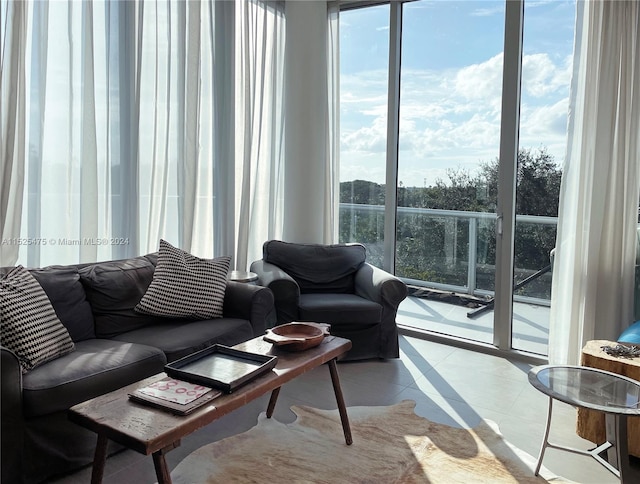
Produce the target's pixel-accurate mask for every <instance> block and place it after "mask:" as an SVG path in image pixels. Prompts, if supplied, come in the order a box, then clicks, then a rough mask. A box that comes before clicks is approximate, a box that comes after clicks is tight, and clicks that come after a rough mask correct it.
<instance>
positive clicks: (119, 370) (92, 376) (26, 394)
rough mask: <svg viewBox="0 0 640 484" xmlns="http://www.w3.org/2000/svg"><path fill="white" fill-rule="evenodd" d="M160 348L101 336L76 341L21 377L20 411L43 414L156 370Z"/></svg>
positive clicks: (163, 360) (161, 361)
mask: <svg viewBox="0 0 640 484" xmlns="http://www.w3.org/2000/svg"><path fill="white" fill-rule="evenodd" d="M166 361H167V360H166V358H165V356H164V353H162V351H161V350H159V349H157V348H154V347H152V346H147V345H135V344H132V343H123V342H120V341H111V340H105V339H90V340H85V341H80V342H78V343H76V347H75V351H73V352H72V353H69V354H67V355H64V356H61V357H60V358H57V359H55V360H53V361H50V362H48V363H45V364H44V365H42V366H41V367H39V368H37V369H35V370H34V371H32V372H30V373H27V374H26V375H24V377H23V381H22V388H23V402H24V412H25V415H26V416H28V417H32V416H37V415H46V414H48V413H52V412H55V411H58V410H65V409H67V408H70V407H71V406H73V405H75V404H77V403H80V402H83V401H85V400H88V399H89V398H93V397H96V396H98V395H102V394H104V393H107V392H110V391H113V390H115V389H117V388H120V387H123V386H125V385H128V384H130V383H134V382H136V381H138V380H141V379H143V378H146V377H148V376H151V375H155V374H156V373H160V372H161V371H163V369H164V365H165V364H166Z"/></svg>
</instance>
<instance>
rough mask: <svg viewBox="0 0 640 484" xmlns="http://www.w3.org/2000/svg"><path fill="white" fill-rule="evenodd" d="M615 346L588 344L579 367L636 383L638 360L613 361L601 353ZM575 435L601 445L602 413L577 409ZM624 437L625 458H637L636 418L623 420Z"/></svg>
mask: <svg viewBox="0 0 640 484" xmlns="http://www.w3.org/2000/svg"><path fill="white" fill-rule="evenodd" d="M617 344H618V343H616V342H615V341H607V340H593V341H588V342H587V344H586V345H585V346H584V348H582V357H581V364H582V365H583V366H589V367H591V368H599V369H601V370H605V371H610V372H611V373H617V374H619V375H622V376H626V377H629V378H633V379H634V380H638V381H640V357H637V358H616V357H615V356H610V355H608V354H607V353H605V352H604V350H602V346H615V345H617ZM576 433H577V434H578V435H579V436H580V437H582V438H583V439H587V440H589V441H591V442H593V443H594V444H597V445H599V444H602V443H603V442H605V441H606V432H605V422H604V413H602V412H596V411H595V410H588V409H586V408H579V409H578V420H577V425H576ZM627 433H628V443H629V454H630V455H633V456H635V457H640V418H629V419H628V420H627Z"/></svg>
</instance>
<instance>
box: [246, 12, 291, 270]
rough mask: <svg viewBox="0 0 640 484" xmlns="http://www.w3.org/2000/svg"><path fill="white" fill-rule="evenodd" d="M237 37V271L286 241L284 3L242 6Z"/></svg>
mask: <svg viewBox="0 0 640 484" xmlns="http://www.w3.org/2000/svg"><path fill="white" fill-rule="evenodd" d="M236 5H237V7H236V10H237V15H238V19H239V22H238V28H237V31H236V45H237V46H238V49H237V52H236V78H237V80H238V84H237V85H238V90H237V93H236V96H237V97H236V99H237V109H236V133H237V135H236V163H238V164H239V166H238V170H237V174H238V176H237V177H236V180H235V183H236V190H235V193H236V207H237V214H236V219H237V222H236V227H237V233H238V235H237V252H236V267H237V268H238V269H239V270H246V269H247V268H248V266H249V265H250V264H251V262H252V261H254V260H256V259H261V258H262V244H263V243H264V242H265V241H266V240H269V239H279V238H282V224H283V220H282V215H283V206H282V203H283V198H284V109H283V106H284V96H285V90H284V82H283V78H284V54H285V51H284V49H285V17H284V2H269V3H267V4H264V3H261V2H238V3H237V4H236Z"/></svg>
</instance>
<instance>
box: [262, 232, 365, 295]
mask: <svg viewBox="0 0 640 484" xmlns="http://www.w3.org/2000/svg"><path fill="white" fill-rule="evenodd" d="M262 251H263V259H264V260H265V262H269V263H271V264H275V265H276V266H278V267H280V268H281V269H282V270H284V271H285V272H286V273H287V274H289V275H290V276H291V277H293V278H294V279H295V281H296V282H297V283H298V285H299V286H300V292H301V293H302V294H304V293H310V292H324V293H353V292H354V274H355V272H356V271H357V270H358V269H359V268H360V267H362V265H363V264H364V262H365V258H366V249H365V247H364V245H362V244H334V245H323V244H294V243H291V242H282V241H280V240H269V241H267V242H265V243H264V246H263V248H262Z"/></svg>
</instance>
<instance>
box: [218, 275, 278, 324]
mask: <svg viewBox="0 0 640 484" xmlns="http://www.w3.org/2000/svg"><path fill="white" fill-rule="evenodd" d="M273 312H274V306H273V293H272V292H271V290H270V289H268V288H266V287H262V286H254V285H252V284H243V283H241V282H234V281H229V282H227V289H226V291H225V294H224V306H223V314H224V316H225V317H229V318H241V319H248V320H249V321H250V322H251V326H252V327H253V334H254V336H259V335H261V334H264V332H265V331H266V330H267V327H271V326H272V325H273Z"/></svg>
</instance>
